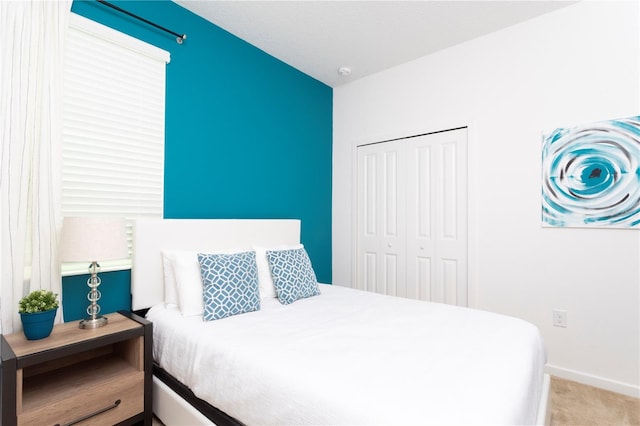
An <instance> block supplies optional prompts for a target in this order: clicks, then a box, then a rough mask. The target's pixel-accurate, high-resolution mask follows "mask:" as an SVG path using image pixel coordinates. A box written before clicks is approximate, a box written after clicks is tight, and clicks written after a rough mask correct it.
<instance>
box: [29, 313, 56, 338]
mask: <svg viewBox="0 0 640 426" xmlns="http://www.w3.org/2000/svg"><path fill="white" fill-rule="evenodd" d="M57 311H58V308H56V309H50V310H48V311H43V312H35V313H33V314H24V313H20V319H21V320H22V330H23V331H24V335H25V336H26V338H27V339H28V340H38V339H44V338H45V337H47V336H49V335H50V334H51V330H53V321H54V320H55V318H56V312H57Z"/></svg>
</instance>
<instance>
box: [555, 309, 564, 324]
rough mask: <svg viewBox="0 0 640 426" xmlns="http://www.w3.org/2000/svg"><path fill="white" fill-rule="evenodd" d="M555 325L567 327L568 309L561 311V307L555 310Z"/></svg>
mask: <svg viewBox="0 0 640 426" xmlns="http://www.w3.org/2000/svg"><path fill="white" fill-rule="evenodd" d="M553 326H554V327H564V328H566V327H567V311H561V310H559V309H554V310H553Z"/></svg>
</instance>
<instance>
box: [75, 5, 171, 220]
mask: <svg viewBox="0 0 640 426" xmlns="http://www.w3.org/2000/svg"><path fill="white" fill-rule="evenodd" d="M71 18H72V19H71V23H70V29H69V32H68V36H67V41H66V43H67V46H66V52H65V55H66V56H65V65H64V109H63V116H64V118H63V144H62V145H63V148H62V214H63V216H118V217H125V218H127V219H129V220H131V219H133V218H136V217H162V214H163V192H164V191H163V189H164V118H165V71H166V70H165V68H166V63H168V62H169V53H168V52H166V51H164V50H162V49H159V48H157V47H155V46H152V45H149V44H147V43H145V42H142V41H140V40H138V39H135V38H133V37H130V36H128V35H126V34H123V33H120V32H118V31H115V30H113V29H111V28H109V27H106V26H104V25H101V24H98V23H96V22H94V21H91V20H89V19H86V18H83V17H81V16H79V15H75V14H72V16H71Z"/></svg>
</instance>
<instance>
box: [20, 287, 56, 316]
mask: <svg viewBox="0 0 640 426" xmlns="http://www.w3.org/2000/svg"><path fill="white" fill-rule="evenodd" d="M18 305H19V309H18V312H20V313H21V314H33V313H35V312H44V311H49V310H51V309H56V308H57V307H58V305H59V304H58V295H57V294H55V293H54V292H52V291H48V290H34V291H32V292H31V293H29V294H28V295H26V296H24V297H23V298H22V299H20V302H19V304H18Z"/></svg>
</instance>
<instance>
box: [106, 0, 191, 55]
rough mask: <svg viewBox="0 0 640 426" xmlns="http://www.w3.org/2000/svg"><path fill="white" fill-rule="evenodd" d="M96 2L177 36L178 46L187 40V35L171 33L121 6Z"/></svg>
mask: <svg viewBox="0 0 640 426" xmlns="http://www.w3.org/2000/svg"><path fill="white" fill-rule="evenodd" d="M96 1H97V2H98V3H102V4H104V5H105V6H109V7H110V8H112V9H115V10H117V11H118V12H122V13H124V14H126V15H129V16H131V17H132V18H136V19H138V20H140V21H142V22H144V23H147V24H149V25H153V26H154V27H156V28H158V29H160V30H162V31H164V32H167V33H169V34H173V35H174V36H176V41H177V42H178V44H182V42H183V41H185V40H186V39H187V35H186V34H178V33H176V32H174V31H171V30H169V29H167V28H165V27H162V26H160V25H158V24H156V23H155V22H151V21H149V20H148V19H144V18H142V17H140V16H138V15H134V14H133V13H131V12H129V11H127V10H124V9H123V8H121V7H119V6H116V5H115V4H112V3H109V2H107V1H104V0H96Z"/></svg>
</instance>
